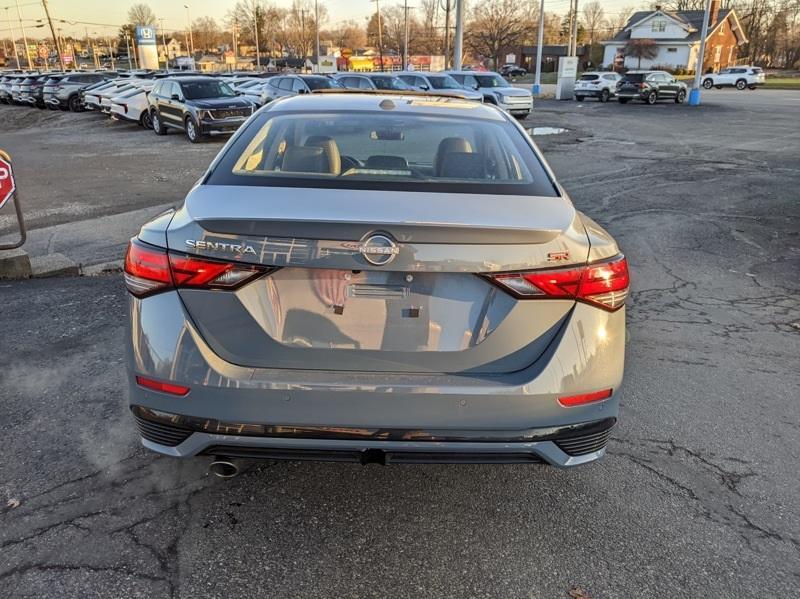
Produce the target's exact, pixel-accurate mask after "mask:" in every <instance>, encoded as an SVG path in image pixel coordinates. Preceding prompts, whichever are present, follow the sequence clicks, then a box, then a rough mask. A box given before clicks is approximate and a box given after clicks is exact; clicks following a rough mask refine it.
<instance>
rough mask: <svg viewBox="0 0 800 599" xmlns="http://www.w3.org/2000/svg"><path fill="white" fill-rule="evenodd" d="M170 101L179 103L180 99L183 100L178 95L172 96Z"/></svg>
mask: <svg viewBox="0 0 800 599" xmlns="http://www.w3.org/2000/svg"><path fill="white" fill-rule="evenodd" d="M169 99H170V100H175V101H178V102H179V101H180V99H181V97H180V96H179V95H178V94H172V95H171V96H170V97H169Z"/></svg>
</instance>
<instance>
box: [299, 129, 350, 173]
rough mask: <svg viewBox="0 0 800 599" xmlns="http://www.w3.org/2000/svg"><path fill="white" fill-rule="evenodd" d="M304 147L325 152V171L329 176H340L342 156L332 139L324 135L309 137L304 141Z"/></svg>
mask: <svg viewBox="0 0 800 599" xmlns="http://www.w3.org/2000/svg"><path fill="white" fill-rule="evenodd" d="M306 146H308V147H312V148H322V149H323V150H324V151H325V156H326V157H327V158H328V167H327V170H326V171H323V172H327V173H328V174H331V175H340V174H341V172H342V156H341V154H339V146H338V145H337V144H336V141H335V140H334V139H333V138H332V137H327V136H325V135H311V136H309V138H308V139H307V140H306Z"/></svg>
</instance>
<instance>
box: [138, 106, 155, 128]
mask: <svg viewBox="0 0 800 599" xmlns="http://www.w3.org/2000/svg"><path fill="white" fill-rule="evenodd" d="M139 125H141V126H142V127H144V128H145V129H152V128H153V120H152V119H151V118H150V113H149V112H147V111H146V110H145V111H143V112H142V116H140V117H139Z"/></svg>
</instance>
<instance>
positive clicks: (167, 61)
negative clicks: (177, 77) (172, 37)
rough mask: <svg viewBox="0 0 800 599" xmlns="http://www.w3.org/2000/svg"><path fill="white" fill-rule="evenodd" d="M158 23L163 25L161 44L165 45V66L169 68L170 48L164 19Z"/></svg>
mask: <svg viewBox="0 0 800 599" xmlns="http://www.w3.org/2000/svg"><path fill="white" fill-rule="evenodd" d="M158 24H159V25H160V26H161V45H162V46H164V68H165V69H169V50H168V49H167V38H166V36H165V35H164V19H159V20H158Z"/></svg>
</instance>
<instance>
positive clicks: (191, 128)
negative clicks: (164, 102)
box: [184, 116, 203, 144]
mask: <svg viewBox="0 0 800 599" xmlns="http://www.w3.org/2000/svg"><path fill="white" fill-rule="evenodd" d="M184 127H185V129H186V137H188V138H189V141H190V142H192V143H193V144H196V143H198V142H199V141H200V140H201V139H202V138H203V134H202V133H200V127H198V126H197V123H195V122H194V119H193V118H192V117H190V116H188V117H186V121H185V122H184Z"/></svg>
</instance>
